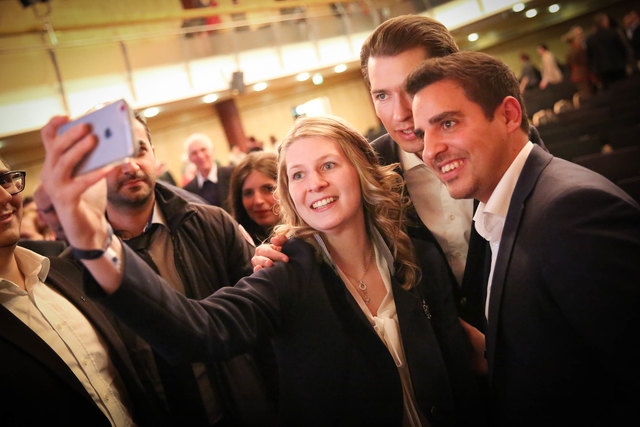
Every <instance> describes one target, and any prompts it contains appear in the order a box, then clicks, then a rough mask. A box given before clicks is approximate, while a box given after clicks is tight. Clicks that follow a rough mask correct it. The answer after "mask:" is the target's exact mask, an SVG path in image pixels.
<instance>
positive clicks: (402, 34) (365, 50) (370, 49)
mask: <svg viewBox="0 0 640 427" xmlns="http://www.w3.org/2000/svg"><path fill="white" fill-rule="evenodd" d="M416 47H422V48H423V49H424V50H425V52H426V54H427V56H428V57H429V58H435V57H440V56H446V55H449V54H452V53H454V52H457V51H458V45H457V44H456V41H455V40H454V39H453V36H452V35H451V33H450V32H449V30H447V27H445V26H444V25H442V24H441V23H440V22H438V21H436V20H435V19H432V18H429V17H427V16H420V15H401V16H397V17H395V18H391V19H389V20H387V21H385V22H383V23H382V24H380V25H379V26H378V28H376V29H375V30H374V31H373V33H371V35H369V37H368V38H367V39H366V40H365V42H364V43H363V44H362V49H361V50H360V69H361V70H362V76H363V77H364V80H365V82H366V83H367V86H371V84H370V82H369V68H368V67H369V57H371V56H395V55H399V54H401V53H402V52H405V51H407V50H410V49H414V48H416Z"/></svg>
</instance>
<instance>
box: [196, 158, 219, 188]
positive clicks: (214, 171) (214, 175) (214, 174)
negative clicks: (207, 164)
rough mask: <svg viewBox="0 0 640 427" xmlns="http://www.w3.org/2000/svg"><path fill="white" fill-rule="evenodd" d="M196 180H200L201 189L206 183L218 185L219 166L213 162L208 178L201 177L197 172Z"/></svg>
mask: <svg viewBox="0 0 640 427" xmlns="http://www.w3.org/2000/svg"><path fill="white" fill-rule="evenodd" d="M196 179H197V180H198V188H199V189H200V188H202V186H203V185H204V182H205V181H211V182H213V183H214V184H217V183H218V164H217V163H216V162H213V163H212V164H211V170H210V171H209V175H207V176H206V177H205V176H202V175H200V172H197V173H196Z"/></svg>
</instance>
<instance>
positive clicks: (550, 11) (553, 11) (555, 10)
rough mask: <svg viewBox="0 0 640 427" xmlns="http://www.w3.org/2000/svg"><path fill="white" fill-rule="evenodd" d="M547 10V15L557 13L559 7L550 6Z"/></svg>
mask: <svg viewBox="0 0 640 427" xmlns="http://www.w3.org/2000/svg"><path fill="white" fill-rule="evenodd" d="M548 10H549V13H556V12H557V11H559V10H560V5H559V4H552V5H551V6H549V8H548Z"/></svg>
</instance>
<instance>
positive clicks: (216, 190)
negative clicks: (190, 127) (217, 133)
mask: <svg viewBox="0 0 640 427" xmlns="http://www.w3.org/2000/svg"><path fill="white" fill-rule="evenodd" d="M184 147H185V151H186V152H187V156H188V158H189V161H190V162H191V163H193V164H194V165H195V166H196V169H197V172H196V177H195V178H194V179H193V180H191V181H190V182H188V183H187V184H186V185H185V186H184V189H185V190H187V191H190V192H192V193H195V194H197V195H198V196H200V197H202V198H204V199H205V200H206V201H207V202H208V203H209V204H211V205H214V206H219V207H221V208H224V209H225V210H227V211H228V210H229V207H228V206H226V203H225V202H226V200H227V198H228V197H229V181H230V179H231V173H232V172H233V166H218V164H217V163H216V161H215V154H214V151H213V143H212V142H211V139H209V137H208V136H207V135H205V134H202V133H194V134H192V135H191V136H189V137H188V138H187V140H186V141H185V142H184Z"/></svg>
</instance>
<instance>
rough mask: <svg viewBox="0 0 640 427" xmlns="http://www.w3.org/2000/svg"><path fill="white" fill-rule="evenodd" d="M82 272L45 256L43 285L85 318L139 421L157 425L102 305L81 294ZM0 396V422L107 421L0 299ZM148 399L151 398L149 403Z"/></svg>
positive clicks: (157, 415) (157, 414) (97, 423)
mask: <svg viewBox="0 0 640 427" xmlns="http://www.w3.org/2000/svg"><path fill="white" fill-rule="evenodd" d="M81 280H82V274H81V273H80V271H79V270H78V269H77V268H76V267H75V266H73V265H71V264H70V263H69V262H68V261H64V260H61V259H57V258H52V259H51V267H50V270H49V274H48V277H47V279H46V283H47V285H49V286H50V287H52V288H53V289H55V290H56V291H58V292H59V293H60V294H61V295H62V296H64V297H65V298H67V299H68V300H69V301H70V302H71V303H73V305H74V306H76V307H77V308H78V310H80V312H81V313H82V314H83V315H84V316H85V317H86V318H87V319H88V320H89V322H91V324H92V325H93V327H94V328H95V329H96V331H97V332H98V334H99V336H100V337H101V338H102V340H103V342H104V343H105V344H106V346H107V349H108V351H109V357H110V359H111V361H112V362H113V364H114V365H115V367H116V370H117V371H118V373H119V375H120V378H121V379H122V381H123V383H124V385H125V387H126V392H127V395H126V396H125V397H126V398H128V399H129V400H130V401H131V402H133V407H130V408H129V409H130V410H131V411H132V412H131V416H132V417H133V419H134V421H135V422H137V423H138V424H139V425H160V424H161V423H160V422H159V421H160V420H161V419H162V418H161V417H162V414H161V413H160V412H158V409H159V407H158V406H155V405H157V402H154V401H152V400H149V399H150V397H149V396H148V395H147V394H146V393H145V391H144V390H143V388H142V385H141V383H140V382H139V379H138V376H137V374H136V372H135V370H134V368H133V364H132V362H131V360H130V358H129V355H128V353H127V350H126V348H125V346H124V344H123V343H122V341H121V340H120V337H119V336H118V335H117V333H116V331H115V330H114V329H113V327H112V325H111V323H110V322H109V320H108V318H107V317H106V316H105V314H104V313H103V311H102V309H101V308H100V307H99V306H98V305H96V304H95V303H94V302H92V301H90V300H89V299H88V298H87V297H85V296H84V293H83V292H82V286H81ZM0 325H1V326H0V359H1V360H2V363H1V364H0V384H2V386H1V387H0V402H2V404H1V406H2V425H6V426H11V425H21V426H42V425H64V426H88V425H91V426H109V425H110V423H109V421H108V419H107V418H106V416H105V415H104V414H103V413H102V411H100V409H99V408H98V407H97V406H96V404H95V403H94V402H93V400H92V398H91V396H90V395H89V393H87V391H86V389H85V388H84V386H83V385H82V384H81V383H80V381H79V380H78V379H77V377H76V376H75V375H74V374H73V372H72V371H71V369H69V367H68V366H67V365H66V364H65V363H64V361H63V360H62V359H61V358H60V357H59V356H58V355H57V354H56V353H55V352H54V351H53V350H52V349H51V347H49V346H48V345H47V344H46V343H45V342H44V341H43V340H42V339H41V338H40V337H39V336H38V335H36V334H35V333H34V332H33V331H32V330H31V329H30V328H29V327H28V326H26V325H25V324H24V323H22V321H20V320H19V319H18V318H17V317H15V316H14V315H13V314H12V313H11V312H10V311H9V310H7V309H6V308H4V307H3V306H2V305H0ZM152 402H154V403H152Z"/></svg>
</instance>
